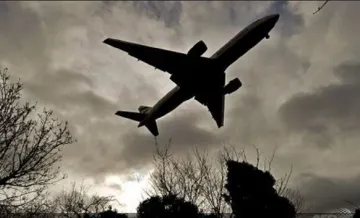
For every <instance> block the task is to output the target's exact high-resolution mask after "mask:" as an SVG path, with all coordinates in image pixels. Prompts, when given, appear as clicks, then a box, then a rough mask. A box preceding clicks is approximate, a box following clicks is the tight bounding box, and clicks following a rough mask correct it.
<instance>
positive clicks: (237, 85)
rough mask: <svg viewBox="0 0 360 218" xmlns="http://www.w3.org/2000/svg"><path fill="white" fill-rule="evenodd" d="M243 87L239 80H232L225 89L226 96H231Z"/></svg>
mask: <svg viewBox="0 0 360 218" xmlns="http://www.w3.org/2000/svg"><path fill="white" fill-rule="evenodd" d="M241 86H242V83H241V82H240V80H239V79H238V78H235V79H233V80H231V81H230V82H229V83H228V84H227V85H226V86H225V87H224V94H225V95H226V94H231V93H233V92H235V91H236V90H238V89H239V88H240V87H241Z"/></svg>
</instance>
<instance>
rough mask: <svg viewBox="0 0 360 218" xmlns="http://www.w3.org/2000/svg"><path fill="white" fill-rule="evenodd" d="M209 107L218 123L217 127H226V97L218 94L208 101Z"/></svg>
mask: <svg viewBox="0 0 360 218" xmlns="http://www.w3.org/2000/svg"><path fill="white" fill-rule="evenodd" d="M207 107H208V109H209V111H210V113H211V115H212V117H213V119H214V120H215V122H216V125H217V126H218V127H219V128H220V127H222V126H223V125H224V114H225V111H224V108H225V95H224V94H222V93H216V94H215V95H213V96H212V98H211V99H210V100H209V101H208V104H207Z"/></svg>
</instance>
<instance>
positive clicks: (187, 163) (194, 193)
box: [145, 140, 301, 217]
mask: <svg viewBox="0 0 360 218" xmlns="http://www.w3.org/2000/svg"><path fill="white" fill-rule="evenodd" d="M155 147H156V152H155V155H154V165H155V166H154V171H153V172H152V174H151V177H150V184H151V188H150V189H148V190H145V191H146V193H147V194H148V195H161V196H164V195H167V194H175V195H177V196H179V197H182V198H185V200H187V201H190V202H192V203H194V204H195V205H197V206H198V207H199V208H200V209H201V210H202V211H204V212H212V213H215V214H216V215H217V217H223V216H224V214H225V213H229V212H231V208H230V207H229V206H228V205H227V204H226V203H225V201H224V199H223V197H222V195H223V194H224V192H225V191H226V190H225V188H224V185H225V183H226V173H227V171H226V164H225V163H226V161H227V160H236V161H245V162H248V159H247V155H246V153H245V150H244V149H235V148H234V147H233V146H229V147H226V146H225V147H223V149H222V150H221V151H220V152H218V155H217V158H216V161H215V162H214V161H213V159H214V158H213V157H211V156H209V155H208V152H206V151H203V152H200V151H199V150H198V149H194V150H193V153H192V154H190V153H189V154H188V155H187V157H186V158H175V157H174V156H173V154H172V153H171V152H170V150H171V140H170V141H169V143H168V144H167V145H165V146H164V148H162V149H160V148H159V145H158V144H157V143H156V142H155ZM255 151H256V163H255V164H254V165H255V166H256V167H260V164H261V163H260V159H261V157H260V152H259V149H257V148H256V147H255ZM274 156H275V151H274V153H273V155H272V157H271V159H270V160H266V159H265V158H264V164H263V166H264V170H266V171H270V169H271V164H272V161H273V159H274ZM291 172H292V168H291V169H290V172H289V173H287V174H285V176H284V177H283V178H280V179H279V180H277V184H276V188H277V191H278V193H279V194H280V193H283V194H284V195H285V194H288V193H290V191H287V190H288V189H287V184H288V181H289V178H290V176H291ZM285 190H286V191H285ZM292 196H293V198H294V201H295V200H296V201H299V202H300V201H301V199H300V198H296V196H295V195H294V194H293V195H292ZM290 200H292V201H293V199H290ZM299 204H300V203H299Z"/></svg>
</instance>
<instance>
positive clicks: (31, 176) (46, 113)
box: [0, 69, 74, 208]
mask: <svg viewBox="0 0 360 218" xmlns="http://www.w3.org/2000/svg"><path fill="white" fill-rule="evenodd" d="M0 77H1V80H0V205H3V207H6V208H10V207H12V208H14V207H21V206H23V205H24V204H27V203H31V202H32V201H35V200H36V199H37V198H38V197H39V196H41V193H42V192H43V191H44V190H45V189H46V188H47V186H48V185H49V184H53V183H55V182H57V181H59V180H61V179H63V178H64V175H61V174H60V169H59V166H58V163H59V161H60V159H61V155H60V151H61V149H62V148H63V146H65V145H68V144H71V143H73V142H74V140H73V138H72V136H71V134H70V132H69V130H68V124H67V122H60V121H58V120H57V119H54V118H53V116H52V111H50V110H46V109H44V110H43V112H42V113H38V114H37V117H36V112H35V111H36V107H35V106H36V105H31V104H30V103H29V102H25V103H23V104H21V102H22V99H21V91H22V89H23V84H22V83H21V82H20V80H18V82H16V83H11V82H10V80H9V79H10V77H9V74H8V72H7V69H4V70H0Z"/></svg>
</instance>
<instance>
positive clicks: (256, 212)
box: [224, 160, 296, 218]
mask: <svg viewBox="0 0 360 218" xmlns="http://www.w3.org/2000/svg"><path fill="white" fill-rule="evenodd" d="M226 165H227V169H228V173H227V183H226V185H225V188H226V189H227V190H228V194H224V198H225V201H226V202H227V203H229V204H230V205H231V208H232V211H233V214H234V216H235V218H240V217H241V218H246V217H249V218H250V217H279V218H290V217H291V218H292V217H295V214H296V213H295V208H294V206H293V204H292V203H291V202H290V201H289V200H288V199H286V198H284V197H281V196H279V195H278V193H277V192H276V189H275V188H274V185H275V179H274V177H273V176H272V175H271V174H270V173H269V172H268V171H266V172H263V171H261V170H259V169H258V168H257V167H255V166H253V165H251V164H249V163H246V162H238V161H233V160H228V161H227V163H226Z"/></svg>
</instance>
